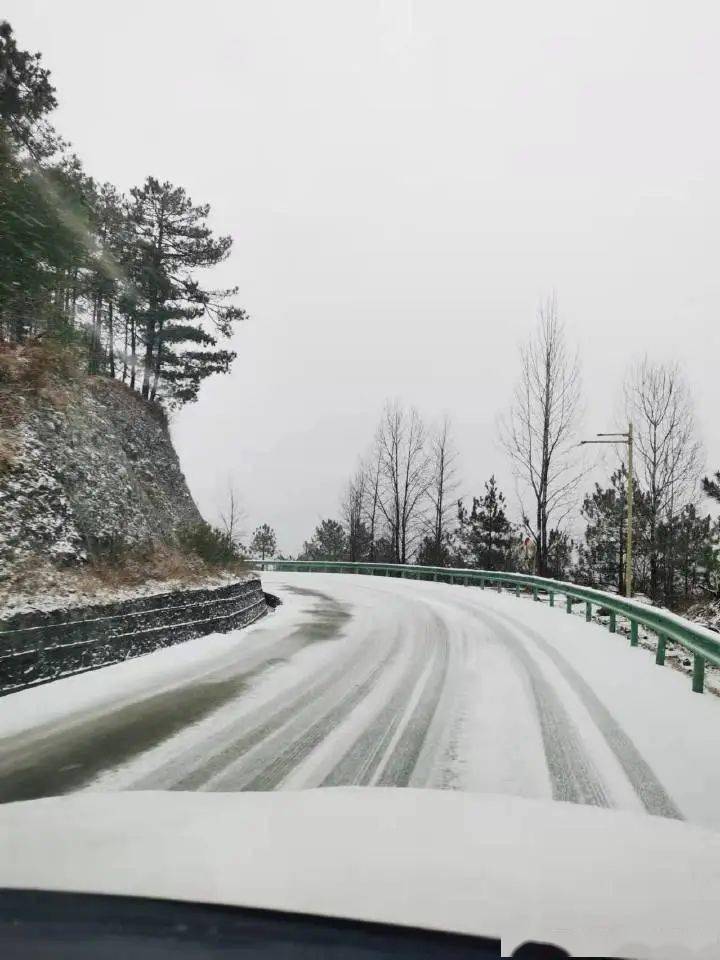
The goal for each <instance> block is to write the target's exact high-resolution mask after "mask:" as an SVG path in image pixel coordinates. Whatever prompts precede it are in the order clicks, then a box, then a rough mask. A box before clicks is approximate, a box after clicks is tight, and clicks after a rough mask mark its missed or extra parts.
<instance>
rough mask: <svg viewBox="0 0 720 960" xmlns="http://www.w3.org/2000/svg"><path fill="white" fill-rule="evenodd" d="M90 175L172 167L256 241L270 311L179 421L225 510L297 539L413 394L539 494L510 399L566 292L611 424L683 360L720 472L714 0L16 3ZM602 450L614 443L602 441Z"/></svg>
mask: <svg viewBox="0 0 720 960" xmlns="http://www.w3.org/2000/svg"><path fill="white" fill-rule="evenodd" d="M2 16H4V17H6V18H7V19H9V20H10V22H11V23H12V24H13V26H14V28H15V31H16V34H17V39H18V43H19V44H20V46H21V47H24V48H30V49H33V50H35V49H37V50H40V51H41V52H42V54H43V57H44V60H45V63H46V65H47V66H48V67H49V68H50V69H51V70H52V74H53V79H54V81H55V83H56V86H57V88H58V96H59V100H60V109H59V110H58V111H57V113H56V115H55V123H56V126H57V127H58V129H59V130H60V132H61V133H62V134H63V135H64V136H65V137H67V138H68V139H69V140H71V141H72V143H73V144H74V146H75V148H76V149H77V151H78V153H79V154H80V155H81V157H82V158H83V160H84V162H85V165H86V168H87V170H88V172H89V173H91V174H93V175H94V176H95V177H97V178H98V179H100V180H105V179H107V180H111V181H113V182H114V183H115V184H117V185H118V186H119V187H121V188H123V189H127V188H128V187H130V186H132V185H133V184H135V183H138V182H140V181H142V180H143V179H144V178H145V176H146V175H147V174H153V175H154V176H157V177H159V178H162V179H169V180H172V181H174V182H176V183H178V184H181V185H183V186H184V187H186V188H187V190H188V191H189V192H190V194H191V196H192V197H193V199H194V200H195V201H196V202H209V203H210V204H211V205H212V210H213V212H212V222H213V225H214V226H215V227H216V228H217V230H218V231H220V232H222V233H230V234H232V236H233V237H234V238H235V246H234V251H233V254H232V257H231V259H230V260H229V261H228V262H227V263H226V264H224V265H223V266H222V267H221V268H220V269H218V271H217V272H216V276H217V281H218V284H224V283H237V284H238V285H239V286H240V289H241V302H242V305H243V306H244V307H245V308H246V309H247V310H248V311H249V313H250V319H249V321H248V322H247V323H246V324H244V325H243V327H242V328H240V329H239V331H238V334H237V336H236V337H235V340H234V347H235V348H236V349H237V351H238V353H239V358H238V360H237V362H236V364H235V366H234V368H233V371H232V373H231V374H230V376H228V377H217V378H215V379H214V380H212V381H211V382H209V383H207V384H206V385H205V387H204V389H203V392H202V394H201V398H200V400H199V402H198V403H197V404H195V405H193V406H189V407H187V408H186V409H185V410H183V411H182V412H181V413H180V414H179V415H178V416H177V417H176V418H175V421H174V424H173V433H174V436H175V439H176V444H177V447H178V450H179V453H180V456H181V459H182V463H183V467H184V469H185V472H186V474H187V477H188V480H189V482H190V486H191V489H192V491H193V493H194V494H195V496H196V498H197V500H198V502H199V504H200V507H201V509H202V510H203V511H204V512H205V514H206V515H207V516H209V517H211V518H212V516H213V513H214V511H215V510H216V508H217V505H218V502H219V499H220V497H221V495H222V490H223V487H224V486H225V483H226V479H227V477H228V476H233V477H234V478H235V481H236V483H237V486H238V487H239V488H240V489H241V491H242V494H243V497H244V500H245V504H246V508H247V511H248V524H249V525H252V526H254V525H255V524H257V523H259V522H263V521H267V522H269V523H270V524H272V525H273V526H275V527H276V529H277V531H278V535H279V540H280V546H281V548H283V549H284V550H285V551H292V552H294V551H296V550H297V549H298V548H299V547H300V545H301V542H302V540H303V539H305V538H307V537H309V536H310V534H311V532H312V529H313V527H314V526H315V524H316V522H317V521H318V519H319V518H320V517H321V516H327V515H331V514H333V513H335V512H336V510H337V504H338V498H339V493H340V489H341V487H342V484H343V482H344V480H345V478H346V476H347V475H348V474H349V473H350V472H351V471H352V469H353V467H354V465H355V460H356V457H357V455H358V454H359V453H361V452H362V451H363V449H364V448H365V447H366V446H367V444H368V443H369V441H370V439H371V437H372V433H373V430H374V426H375V423H376V421H377V419H378V416H379V413H380V409H381V406H382V403H383V400H384V398H385V397H388V396H392V397H395V396H397V397H400V398H402V399H404V400H405V401H407V402H408V403H414V404H416V405H417V406H418V407H419V408H420V409H421V410H422V412H423V413H424V414H425V415H426V416H427V418H428V419H430V420H432V419H433V418H434V417H439V416H440V415H441V414H443V413H445V412H447V413H448V414H450V415H451V417H452V418H453V420H454V422H455V426H456V436H457V442H458V446H459V449H460V454H461V475H462V480H463V483H462V491H463V492H465V493H466V494H471V493H472V492H479V491H480V490H481V489H482V484H483V481H484V480H485V479H487V477H488V476H489V475H490V474H491V473H492V472H495V473H496V475H497V476H498V477H499V479H500V480H501V483H502V485H503V486H504V487H505V488H506V490H507V493H508V495H509V498H510V499H511V500H512V499H514V498H513V496H512V489H513V488H512V481H511V475H510V470H509V467H508V464H507V461H506V458H505V456H504V454H503V453H502V452H501V450H500V449H499V448H498V446H497V441H496V428H495V422H496V417H497V415H498V413H499V412H500V411H501V410H502V409H503V408H504V407H505V406H506V405H507V402H508V400H509V397H510V392H511V389H512V383H513V380H514V378H515V375H516V372H517V366H518V364H517V347H518V344H519V343H520V342H521V341H522V340H523V339H524V338H525V337H526V336H527V335H528V333H529V331H530V329H531V327H532V324H533V322H534V316H535V311H536V308H537V305H538V303H539V301H540V300H541V299H542V298H543V297H544V296H546V295H547V294H548V293H549V292H550V290H551V289H552V288H555V290H556V291H557V295H558V300H559V307H560V312H561V315H562V316H563V318H564V319H565V321H566V323H567V326H568V330H569V333H570V336H571V337H572V338H573V339H574V340H575V341H576V342H577V344H578V345H579V347H580V351H581V355H582V360H583V368H584V383H585V397H586V407H587V410H586V417H585V422H586V425H587V430H588V431H589V432H594V431H595V430H602V429H612V428H613V426H614V425H616V423H617V421H613V414H614V411H615V410H616V409H617V395H618V391H619V388H620V384H621V381H622V376H623V372H624V368H625V366H626V361H627V359H628V358H633V357H637V356H638V355H641V354H642V353H644V352H647V353H648V354H649V355H650V356H652V357H654V358H657V359H660V360H666V359H678V360H680V361H681V362H682V364H683V365H684V367H685V370H686V372H687V375H688V378H689V380H690V382H691V385H692V389H693V393H694V397H695V401H696V406H697V412H698V419H699V421H700V425H701V429H702V434H703V439H704V441H705V445H706V449H707V454H708V467H712V468H713V469H717V468H718V467H720V436H719V435H718V433H719V432H718V420H719V418H720V326H719V323H718V318H719V317H720V258H719V257H718V252H719V251H718V232H719V227H720V219H719V214H720V178H719V177H718V170H720V127H719V125H718V122H717V93H718V90H720V57H718V55H717V52H718V49H720V31H719V30H718V27H719V26H720V7H719V6H718V4H717V3H716V2H693V0H682V2H681V0H678V2H669V0H652V2H651V0H648V2H638V0H621V2H614V0H600V2H582V3H578V2H577V0H568V2H553V0H542V2H537V0H527V2H522V3H520V2H511V0H505V2H503V3H497V2H492V3H491V2H479V0H466V2H462V0H233V2H227V0H205V2H203V3H200V4H198V3H197V2H192V3H190V2H183V0H172V2H170V0H142V2H139V0H123V2H114V0H100V2H98V0H94V2H89V0H62V2H58V0H4V3H3V7H2ZM599 449H602V448H599Z"/></svg>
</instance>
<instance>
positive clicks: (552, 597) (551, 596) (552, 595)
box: [548, 590, 555, 607]
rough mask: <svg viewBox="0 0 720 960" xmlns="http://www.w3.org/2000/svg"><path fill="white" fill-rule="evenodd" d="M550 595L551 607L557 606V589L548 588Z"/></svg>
mask: <svg viewBox="0 0 720 960" xmlns="http://www.w3.org/2000/svg"><path fill="white" fill-rule="evenodd" d="M548 596H549V597H550V606H551V607H554V606H555V591H554V590H548Z"/></svg>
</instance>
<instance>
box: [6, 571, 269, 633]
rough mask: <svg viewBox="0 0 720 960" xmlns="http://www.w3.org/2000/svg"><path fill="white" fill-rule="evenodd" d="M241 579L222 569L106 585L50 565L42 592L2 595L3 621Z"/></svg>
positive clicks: (78, 572)
mask: <svg viewBox="0 0 720 960" xmlns="http://www.w3.org/2000/svg"><path fill="white" fill-rule="evenodd" d="M248 576H250V575H249V574H248ZM253 576H255V574H253ZM242 579H243V576H242V575H241V576H238V575H237V574H236V573H228V572H224V571H219V572H217V573H210V574H205V575H203V576H197V577H195V578H193V579H192V581H188V579H187V578H184V579H167V580H155V579H153V580H148V581H146V582H145V583H140V584H137V583H136V584H132V585H127V584H122V583H119V584H111V585H104V584H103V583H102V582H101V581H99V580H97V579H95V578H92V577H90V576H88V575H87V573H86V572H84V571H82V570H81V571H77V570H65V571H57V570H53V569H51V568H48V571H47V579H46V581H45V585H44V587H43V590H42V592H41V593H39V592H38V591H37V589H36V588H35V587H34V588H33V591H32V593H30V594H25V593H24V592H23V591H22V590H21V589H19V588H17V587H16V586H13V589H12V592H11V593H10V594H8V595H7V596H2V595H0V621H2V620H9V619H10V618H11V617H13V616H15V615H16V614H24V613H37V612H45V611H51V610H73V609H75V608H77V607H87V606H99V605H101V604H110V603H120V602H122V601H124V600H139V599H141V598H143V597H153V596H160V595H162V594H166V593H174V592H176V591H177V592H180V591H186V590H210V589H213V588H217V587H223V586H227V585H229V584H231V583H237V582H238V580H242Z"/></svg>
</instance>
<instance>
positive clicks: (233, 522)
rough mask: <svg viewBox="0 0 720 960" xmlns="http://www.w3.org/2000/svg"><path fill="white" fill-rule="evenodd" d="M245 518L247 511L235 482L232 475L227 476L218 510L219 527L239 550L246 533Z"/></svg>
mask: <svg viewBox="0 0 720 960" xmlns="http://www.w3.org/2000/svg"><path fill="white" fill-rule="evenodd" d="M246 519H247V513H246V511H245V509H244V507H243V506H242V500H241V497H240V493H239V490H238V487H237V484H236V483H235V481H234V479H233V478H232V477H228V480H227V485H226V491H225V497H224V502H223V505H222V507H221V508H220V511H219V520H220V529H221V530H222V531H223V533H225V534H227V536H228V537H229V538H230V540H231V541H232V543H233V545H234V546H235V547H237V548H238V549H239V550H241V549H242V538H243V537H244V536H245V534H246V533H247V531H246V530H245V529H244V523H245V521H246Z"/></svg>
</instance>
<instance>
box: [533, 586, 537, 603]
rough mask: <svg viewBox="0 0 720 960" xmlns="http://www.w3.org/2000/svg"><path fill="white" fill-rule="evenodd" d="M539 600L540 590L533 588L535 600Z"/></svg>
mask: <svg viewBox="0 0 720 960" xmlns="http://www.w3.org/2000/svg"><path fill="white" fill-rule="evenodd" d="M537 598H538V588H537V587H533V600H537Z"/></svg>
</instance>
